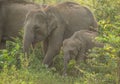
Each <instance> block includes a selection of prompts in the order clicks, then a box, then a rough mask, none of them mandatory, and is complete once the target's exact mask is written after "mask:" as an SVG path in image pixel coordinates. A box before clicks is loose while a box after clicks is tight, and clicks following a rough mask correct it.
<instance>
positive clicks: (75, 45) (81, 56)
mask: <svg viewBox="0 0 120 84" xmlns="http://www.w3.org/2000/svg"><path fill="white" fill-rule="evenodd" d="M96 36H97V32H95V31H89V30H80V31H77V32H75V33H74V34H73V35H72V36H71V37H70V38H68V39H65V40H64V41H63V52H64V75H65V74H66V69H67V64H68V62H69V60H71V59H75V60H76V61H80V60H85V59H86V53H87V52H88V50H89V49H92V48H93V47H103V43H100V42H97V41H95V37H96Z"/></svg>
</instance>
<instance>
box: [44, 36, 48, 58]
mask: <svg viewBox="0 0 120 84" xmlns="http://www.w3.org/2000/svg"><path fill="white" fill-rule="evenodd" d="M47 49H48V38H47V39H45V40H44V41H43V55H44V56H45V54H46V52H47Z"/></svg>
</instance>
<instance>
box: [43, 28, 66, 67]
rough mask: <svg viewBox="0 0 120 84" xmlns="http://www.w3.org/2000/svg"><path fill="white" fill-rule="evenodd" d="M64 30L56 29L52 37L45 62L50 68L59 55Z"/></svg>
mask: <svg viewBox="0 0 120 84" xmlns="http://www.w3.org/2000/svg"><path fill="white" fill-rule="evenodd" d="M63 29H64V28H59V29H56V30H55V32H53V33H52V35H51V36H50V38H49V42H48V49H47V52H46V55H45V58H44V60H43V64H47V65H48V66H50V65H51V64H52V60H53V58H54V56H56V55H57V54H58V53H59V51H60V48H61V46H62V42H63V35H64V30H63Z"/></svg>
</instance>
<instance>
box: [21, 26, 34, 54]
mask: <svg viewBox="0 0 120 84" xmlns="http://www.w3.org/2000/svg"><path fill="white" fill-rule="evenodd" d="M33 37H34V34H33V32H32V31H31V28H29V29H25V32H24V37H23V52H24V53H27V52H28V51H29V48H30V46H31V45H32V43H33V41H34V38H33Z"/></svg>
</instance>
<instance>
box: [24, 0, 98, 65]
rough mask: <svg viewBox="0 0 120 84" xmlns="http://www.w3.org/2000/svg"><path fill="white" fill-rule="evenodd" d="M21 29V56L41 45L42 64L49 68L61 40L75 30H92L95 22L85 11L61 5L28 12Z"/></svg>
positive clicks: (67, 4)
mask: <svg viewBox="0 0 120 84" xmlns="http://www.w3.org/2000/svg"><path fill="white" fill-rule="evenodd" d="M24 28H25V30H24V38H23V47H24V52H28V50H29V48H30V45H31V44H35V43H37V42H40V41H44V44H43V47H44V54H45V58H44V60H43V63H44V64H47V65H48V66H50V65H51V63H52V59H53V57H54V56H56V55H57V54H58V53H59V51H60V48H61V46H62V43H63V40H64V39H66V38H68V37H70V36H71V35H72V34H73V33H74V32H76V31H79V30H84V29H91V28H93V29H95V30H96V29H97V22H96V19H95V18H94V15H93V14H92V12H91V11H90V10H89V9H88V8H86V7H84V6H81V5H79V4H77V3H74V2H64V3H60V4H56V5H54V6H48V7H47V8H45V9H41V10H34V11H32V12H30V13H29V14H28V16H27V18H26V22H25V26H24Z"/></svg>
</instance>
